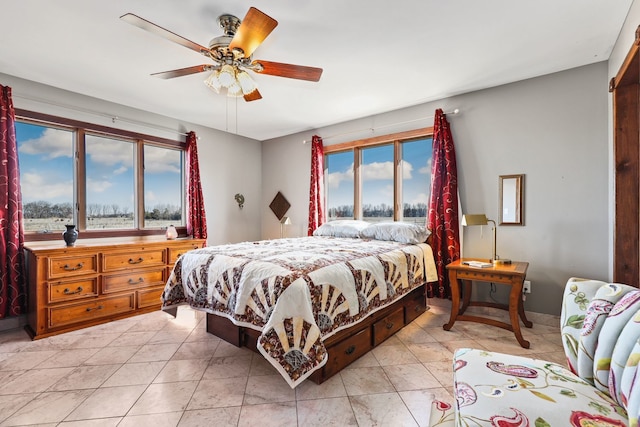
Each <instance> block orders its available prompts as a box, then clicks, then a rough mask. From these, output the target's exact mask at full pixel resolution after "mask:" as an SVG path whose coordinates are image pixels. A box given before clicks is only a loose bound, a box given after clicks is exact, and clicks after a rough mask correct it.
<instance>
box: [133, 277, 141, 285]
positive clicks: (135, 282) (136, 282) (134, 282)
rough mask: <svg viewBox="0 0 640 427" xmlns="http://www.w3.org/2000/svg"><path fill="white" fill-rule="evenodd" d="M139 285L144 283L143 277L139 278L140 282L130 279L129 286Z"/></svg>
mask: <svg viewBox="0 0 640 427" xmlns="http://www.w3.org/2000/svg"><path fill="white" fill-rule="evenodd" d="M138 283H144V279H143V278H142V277H138V280H133V279H129V284H130V285H135V284H138Z"/></svg>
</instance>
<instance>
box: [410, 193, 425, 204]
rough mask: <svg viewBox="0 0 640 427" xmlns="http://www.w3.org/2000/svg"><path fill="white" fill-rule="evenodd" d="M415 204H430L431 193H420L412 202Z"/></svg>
mask: <svg viewBox="0 0 640 427" xmlns="http://www.w3.org/2000/svg"><path fill="white" fill-rule="evenodd" d="M410 203H411V204H413V205H417V204H418V203H424V204H425V205H428V204H429V194H427V193H418V194H417V195H416V196H415V197H414V198H413V199H412V200H411V202H410Z"/></svg>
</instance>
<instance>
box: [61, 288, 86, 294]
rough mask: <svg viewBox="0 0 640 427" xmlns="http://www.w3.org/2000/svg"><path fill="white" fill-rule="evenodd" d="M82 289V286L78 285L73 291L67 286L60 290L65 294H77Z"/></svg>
mask: <svg viewBox="0 0 640 427" xmlns="http://www.w3.org/2000/svg"><path fill="white" fill-rule="evenodd" d="M83 290H84V289H82V286H78V289H76V290H75V291H72V290H71V289H69V288H65V289H64V291H62V293H63V294H65V295H73V294H79V293H80V292H82V291H83Z"/></svg>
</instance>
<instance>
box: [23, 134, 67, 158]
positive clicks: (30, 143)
mask: <svg viewBox="0 0 640 427" xmlns="http://www.w3.org/2000/svg"><path fill="white" fill-rule="evenodd" d="M72 143H73V133H71V132H68V131H63V130H59V129H52V128H47V129H45V130H44V132H43V133H42V135H41V136H40V137H39V138H36V139H28V140H26V141H23V142H22V143H21V144H20V147H19V148H18V149H19V150H20V152H22V153H24V154H31V155H43V156H44V158H45V159H55V158H57V157H69V158H71V157H73V152H72V147H73V144H72Z"/></svg>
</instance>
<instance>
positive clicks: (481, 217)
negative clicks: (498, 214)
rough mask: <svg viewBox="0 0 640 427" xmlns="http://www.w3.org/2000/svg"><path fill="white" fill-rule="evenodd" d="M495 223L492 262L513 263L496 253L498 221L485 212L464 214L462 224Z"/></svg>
mask: <svg viewBox="0 0 640 427" xmlns="http://www.w3.org/2000/svg"><path fill="white" fill-rule="evenodd" d="M489 223H491V224H493V242H492V246H491V262H492V263H494V264H511V260H510V259H499V258H498V255H496V234H497V233H496V222H495V221H494V220H492V219H489V218H487V216H486V215H485V214H470V215H462V225H464V226H467V225H487V224H489Z"/></svg>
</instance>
